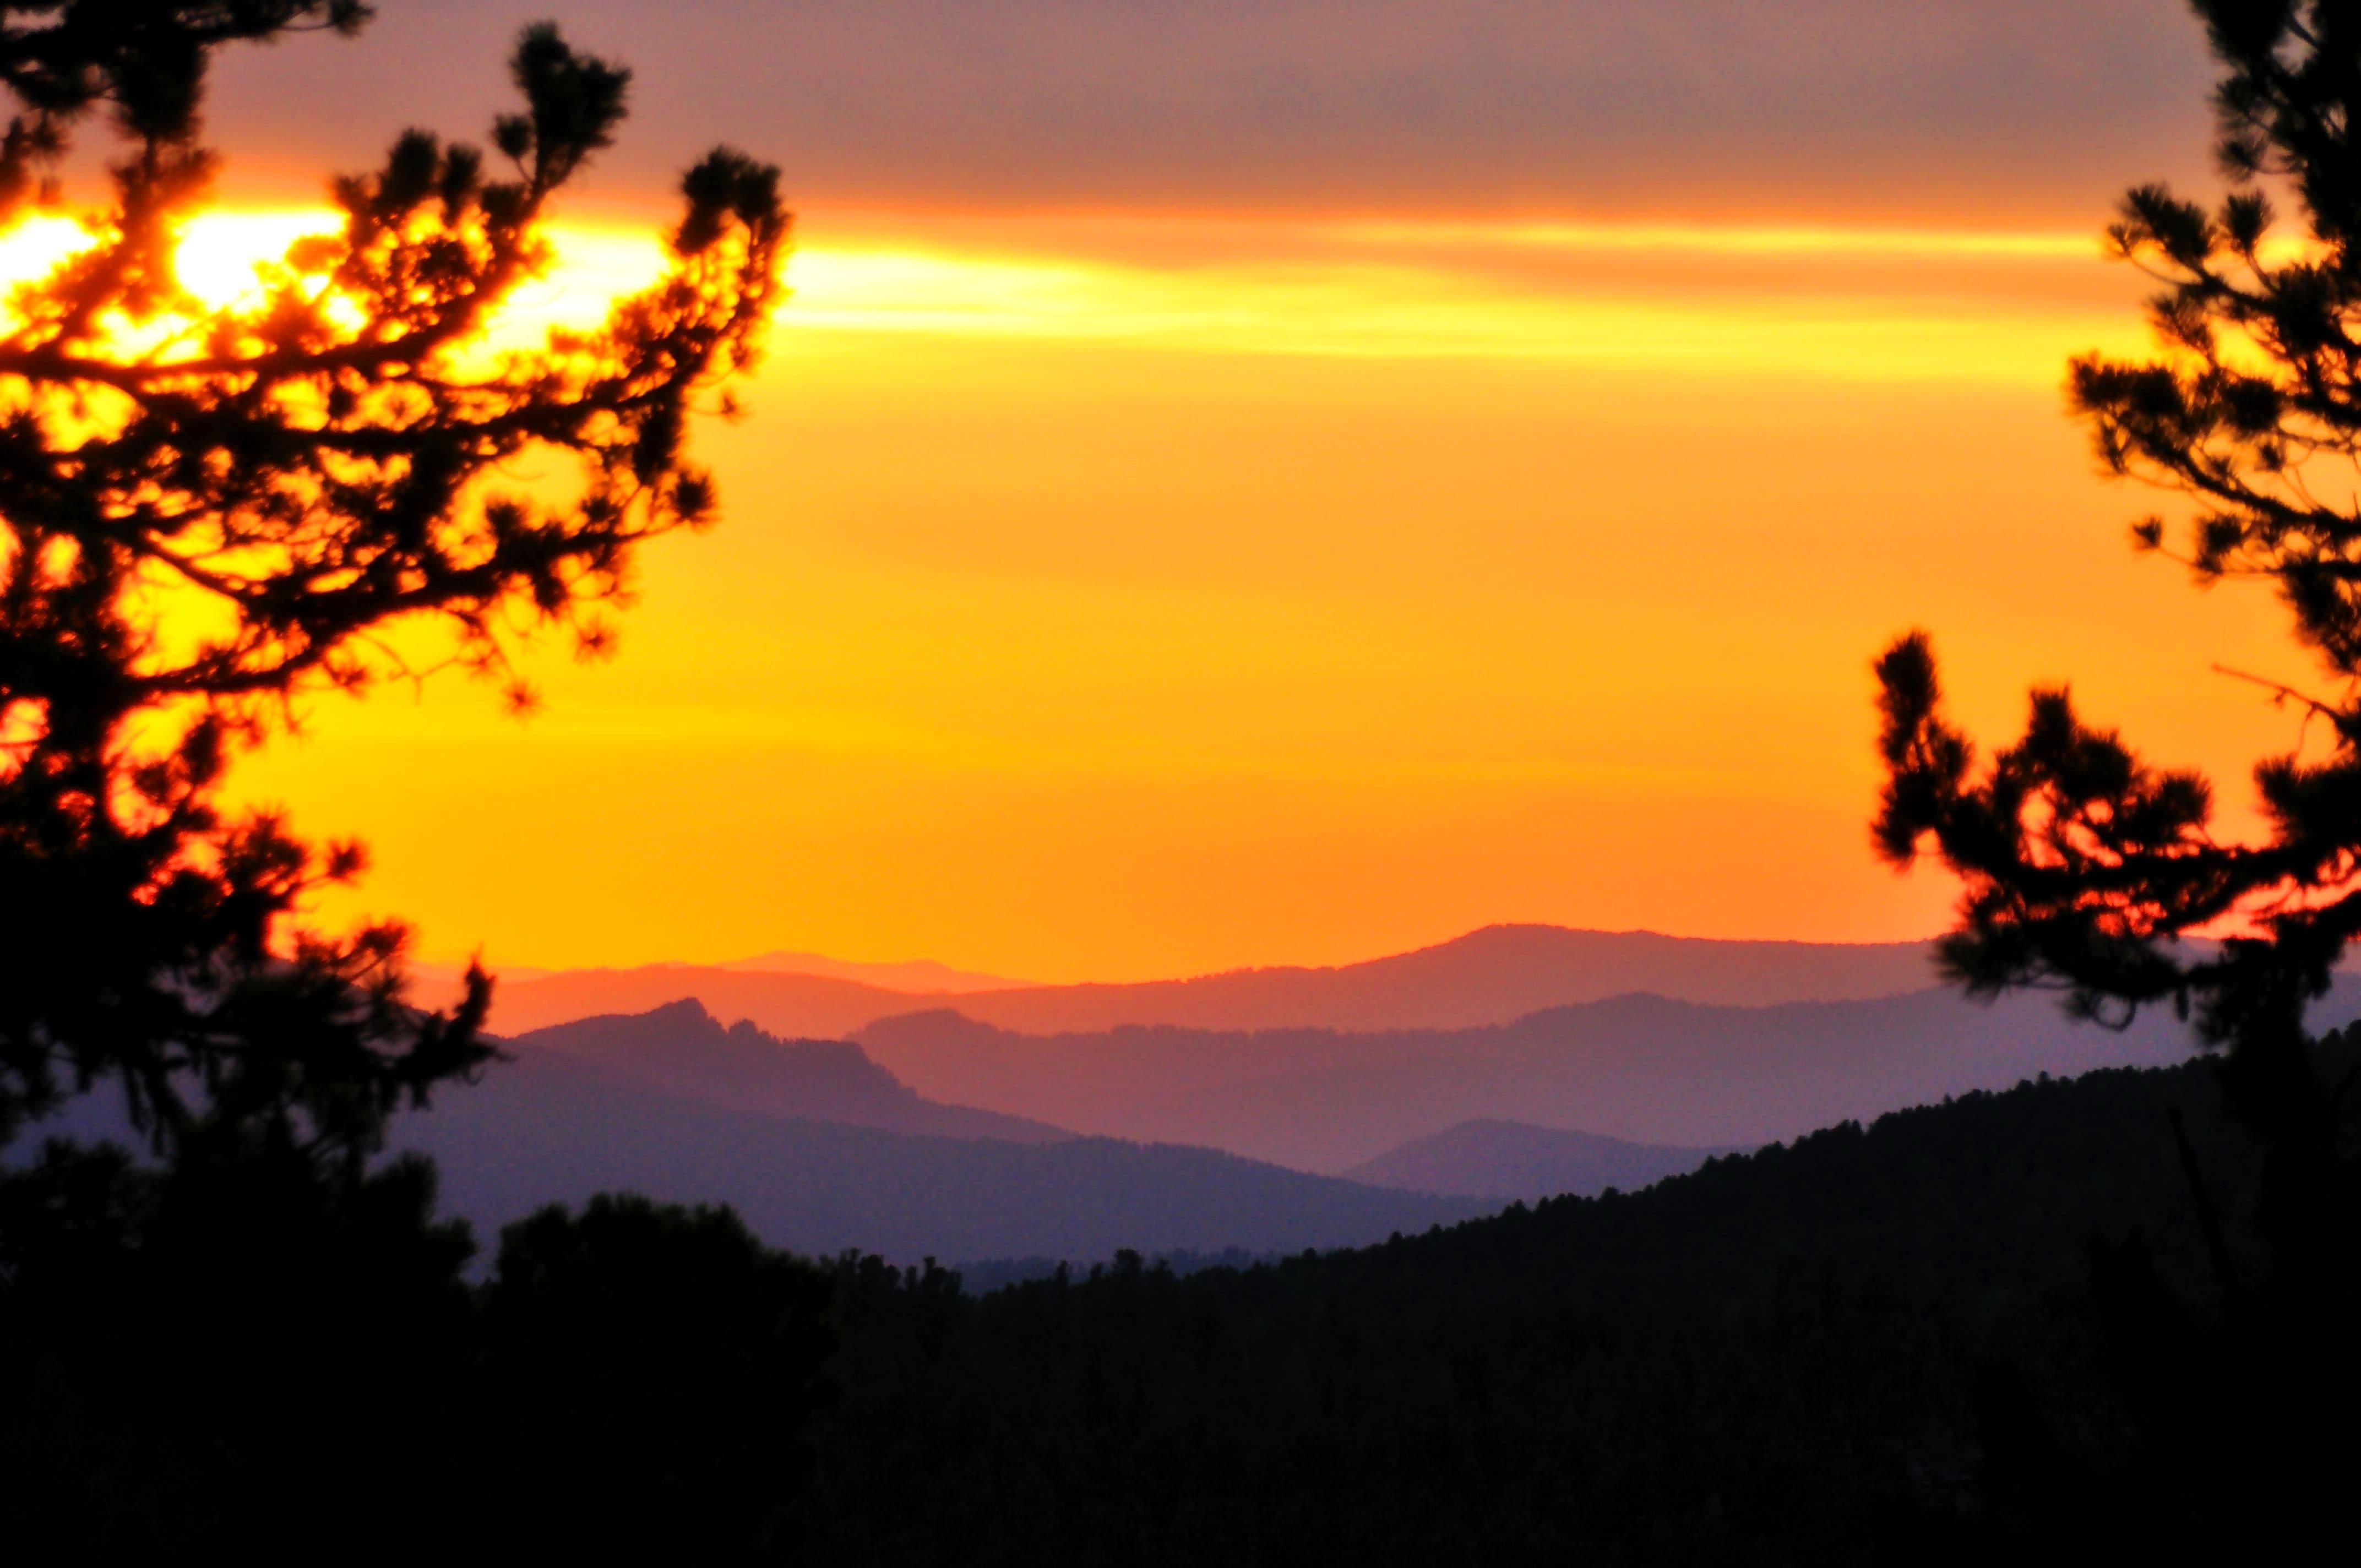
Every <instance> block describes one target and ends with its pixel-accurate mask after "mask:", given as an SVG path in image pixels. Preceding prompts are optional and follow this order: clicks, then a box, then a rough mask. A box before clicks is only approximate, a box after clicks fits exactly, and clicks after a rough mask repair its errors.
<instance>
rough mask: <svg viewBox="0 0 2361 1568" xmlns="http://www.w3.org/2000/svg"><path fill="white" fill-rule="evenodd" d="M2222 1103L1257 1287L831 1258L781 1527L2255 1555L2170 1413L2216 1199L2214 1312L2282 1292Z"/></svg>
mask: <svg viewBox="0 0 2361 1568" xmlns="http://www.w3.org/2000/svg"><path fill="white" fill-rule="evenodd" d="M2356 1047H2361V1041H2350V1040H2348V1039H2345V1038H2336V1039H2333V1040H2332V1041H2331V1042H2330V1043H2329V1045H2328V1047H2327V1048H2328V1049H2329V1050H2330V1051H2331V1052H2332V1053H2334V1054H2336V1055H2338V1056H2350V1055H2355V1054H2356ZM2215 1076H2216V1069H2215V1067H2214V1066H2213V1064H2212V1063H2210V1062H2198V1063H2192V1064H2191V1065H2189V1066H2186V1067H2183V1068H2180V1069H2170V1070H2164V1071H2135V1070H2129V1069H2125V1070H2116V1071H2107V1072H2099V1073H2093V1074H2091V1075H2089V1076H2087V1077H2084V1078H2081V1079H2078V1080H2071V1081H2042V1082H2037V1083H2029V1084H2025V1085H2022V1086H2020V1087H2018V1088H2017V1089H2015V1090H2013V1091H2009V1092H2007V1093H2004V1094H1993V1095H1984V1094H1978V1095H1971V1096H1969V1097H1966V1098H1964V1099H1960V1100H1958V1101H1954V1102H1949V1103H1947V1104H1943V1105H1939V1106H1932V1107H1927V1108H1925V1109H1921V1110H1916V1111H1909V1112H1905V1113H1900V1114H1897V1115H1893V1116H1888V1117H1885V1118H1883V1119H1882V1120H1881V1121H1879V1122H1877V1123H1876V1124H1873V1125H1872V1126H1871V1127H1869V1128H1867V1129H1863V1128H1861V1127H1859V1126H1857V1125H1851V1124H1847V1125H1844V1126H1839V1127H1836V1128H1833V1129H1830V1130H1828V1131H1825V1132H1822V1133H1818V1134H1816V1135H1812V1136H1810V1137H1807V1138H1805V1139H1803V1140H1801V1141H1799V1142H1797V1143H1796V1144H1795V1145H1794V1146H1785V1147H1773V1148H1770V1149H1767V1150H1764V1151H1763V1152H1761V1153H1759V1154H1755V1155H1752V1156H1749V1157H1733V1158H1726V1159H1721V1160H1718V1161H1716V1162H1715V1163H1714V1164H1712V1165H1711V1166H1709V1167H1708V1168H1706V1169H1704V1170H1703V1171H1700V1172H1698V1173H1697V1174H1696V1175H1693V1176H1688V1177H1684V1178H1678V1179H1674V1180H1670V1181H1666V1182H1664V1183H1662V1184H1661V1185H1659V1186H1657V1187H1654V1188H1653V1189H1650V1190H1647V1191H1644V1192H1641V1193H1636V1194H1630V1195H1620V1196H1617V1195H1610V1196H1607V1197H1603V1198H1599V1199H1595V1200H1586V1199H1565V1200H1558V1201H1550V1202H1545V1203H1543V1204H1541V1205H1539V1206H1538V1207H1536V1208H1534V1209H1532V1210H1526V1209H1523V1208H1521V1207H1520V1208H1518V1209H1514V1210H1511V1211H1510V1212H1508V1213H1507V1214H1505V1215H1502V1216H1500V1217H1499V1218H1496V1219H1488V1220H1479V1221H1475V1222H1471V1223H1466V1224H1463V1225H1460V1226H1457V1227H1455V1228H1453V1229H1450V1230H1438V1231H1434V1232H1431V1233H1429V1234H1424V1235H1419V1236H1410V1237H1400V1238H1397V1239H1396V1240H1394V1241H1393V1242H1391V1243H1389V1245H1381V1246H1377V1247H1372V1248H1368V1249H1366V1250H1362V1251H1357V1252H1347V1253H1336V1254H1331V1255H1325V1256H1318V1257H1314V1256H1305V1257H1302V1258H1299V1259H1294V1260H1290V1261H1287V1262H1284V1263H1279V1264H1276V1265H1266V1266H1257V1267H1252V1268H1246V1269H1243V1270H1241V1269H1232V1268H1215V1269H1208V1270H1202V1271H1199V1272H1195V1273H1191V1274H1190V1275H1188V1276H1187V1277H1176V1276H1175V1275H1173V1274H1172V1273H1170V1271H1167V1270H1160V1269H1158V1268H1154V1267H1143V1266H1140V1265H1139V1261H1138V1260H1137V1259H1136V1258H1126V1259H1125V1260H1123V1261H1121V1262H1120V1263H1118V1265H1117V1266H1115V1267H1114V1268H1113V1269H1111V1270H1104V1271H1102V1270H1093V1271H1092V1273H1091V1274H1090V1276H1089V1277H1067V1278H1062V1279H1053V1280H1048V1281H1039V1282H1035V1283H1029V1284H1024V1285H1018V1286H1015V1287H1011V1288H1005V1289H1002V1290H999V1291H995V1292H994V1293H991V1294H989V1295H986V1296H983V1297H981V1298H978V1297H973V1296H968V1295H963V1294H961V1291H960V1290H959V1289H958V1288H957V1283H956V1280H955V1277H953V1276H951V1275H950V1274H948V1273H945V1272H942V1271H935V1272H931V1273H919V1274H917V1275H911V1274H903V1273H897V1272H896V1271H895V1270H893V1269H890V1268H887V1267H886V1266H884V1265H883V1264H881V1263H879V1262H878V1261H876V1260H874V1259H869V1260H863V1261H860V1262H846V1263H843V1264H841V1265H840V1266H839V1268H838V1275H837V1288H838V1291H839V1311H840V1322H841V1325H842V1336H843V1337H842V1343H841V1350H840V1364H839V1369H838V1372H837V1381H838V1384H839V1387H840V1389H841V1391H842V1392H841V1395H840V1398H839V1399H838V1401H837V1402H836V1404H835V1406H834V1408H833V1409H831V1410H829V1412H828V1413H827V1414H826V1415H825V1416H823V1417H822V1419H821V1420H820V1422H819V1424H818V1427H817V1428H816V1431H815V1434H814V1469H813V1472H812V1474H811V1476H810V1478H809V1480H808V1482H807V1486H806V1488H805V1490H804V1491H803V1493H802V1495H801V1496H800V1497H799V1498H798V1499H797V1500H796V1503H795V1505H794V1508H793V1518H794V1520H795V1530H794V1533H795V1535H796V1537H797V1538H799V1540H800V1541H801V1543H802V1544H803V1545H804V1546H805V1547H807V1549H809V1550H810V1552H811V1555H812V1557H813V1560H815V1561H831V1562H874V1563H941V1562H961V1563H967V1562H972V1563H1038V1562H1071V1563H1304V1562H1319V1561H1359V1562H1373V1563H1466V1562H1483V1561H1496V1562H1502V1563H1531V1562H1540V1561H1545V1560H1560V1559H1562V1558H1564V1557H1566V1556H1568V1555H1573V1556H1576V1557H1578V1560H1580V1561H1584V1562H1590V1563H1728V1562H1813V1563H1863V1562H1877V1561H1890V1562H1924V1561H1929V1560H1935V1561H1941V1560H1948V1559H1954V1558H1955V1559H1957V1560H1960V1561H1977V1560H1982V1559H1983V1558H1984V1557H1985V1555H1986V1554H1987V1553H1989V1552H1993V1551H1996V1550H2002V1549H2004V1548H2006V1549H2013V1550H2015V1551H2019V1552H2022V1551H2025V1550H2027V1549H2035V1548H2037V1549H2040V1550H2043V1551H2048V1550H2058V1551H2066V1550H2070V1549H2071V1548H2073V1547H2074V1546H2075V1545H2076V1544H2077V1542H2078V1541H2083V1542H2085V1543H2087V1544H2088V1545H2090V1546H2092V1547H2093V1548H2097V1547H2099V1546H2101V1545H2102V1544H2104V1545H2110V1546H2114V1547H2119V1548H2120V1547H2129V1546H2132V1545H2134V1544H2136V1543H2139V1542H2140V1541H2141V1538H2142V1537H2143V1536H2146V1537H2147V1538H2148V1539H2147V1541H2146V1543H2145V1544H2146V1545H2147V1547H2148V1548H2149V1549H2150V1550H2153V1551H2155V1552H2158V1560H2161V1561H2172V1560H2176V1559H2177V1558H2178V1557H2179V1556H2180V1553H2181V1552H2183V1551H2185V1550H2186V1551H2193V1550H2196V1549H2197V1548H2198V1546H2199V1544H2200V1543H2201V1541H2203V1540H2204V1539H2205V1537H2206V1532H2208V1531H2209V1530H2213V1529H2215V1528H2217V1527H2226V1525H2227V1523H2228V1519H2229V1517H2230V1514H2231V1513H2235V1514H2236V1515H2237V1516H2239V1522H2238V1525H2237V1529H2238V1531H2239V1532H2240V1535H2241V1539H2244V1540H2246V1541H2249V1542H2252V1541H2255V1540H2256V1538H2257V1532H2260V1533H2262V1534H2264V1535H2267V1533H2268V1530H2267V1526H2261V1525H2257V1522H2256V1517H2255V1516H2254V1515H2253V1514H2252V1513H2251V1512H2250V1510H2251V1508H2252V1504H2253V1503H2254V1501H2255V1500H2256V1498H2257V1497H2267V1496H2268V1495H2269V1491H2270V1486H2269V1484H2268V1483H2267V1482H2261V1481H2257V1483H2256V1485H2257V1487H2258V1488H2259V1490H2257V1491H2249V1492H2246V1493H2244V1494H2241V1493H2240V1492H2239V1490H2238V1489H2237V1486H2235V1480H2237V1479H2239V1478H2240V1477H2238V1476H2237V1470H2238V1464H2237V1461H2236V1457H2235V1455H2231V1456H2228V1457H2225V1455H2224V1452H2223V1445H2222V1443H2221V1442H2220V1441H2219V1440H2220V1439H2221V1438H2222V1436H2224V1433H2222V1432H2220V1431H2215V1432H2214V1433H2213V1441H2211V1442H2205V1443H2202V1444H2198V1445H2193V1446H2190V1447H2186V1448H2183V1447H2180V1446H2178V1445H2177V1441H2176V1440H2177V1438H2178V1437H2179V1435H2180V1434H2179V1432H2178V1431H2177V1429H2176V1427H2175V1425H2174V1422H2173V1420H2172V1419H2171V1417H2170V1416H2169V1414H2168V1415H2166V1416H2162V1417H2159V1416H2158V1412H2157V1411H2156V1410H2155V1409H2151V1408H2149V1407H2148V1400H2149V1398H2150V1396H2151V1395H2152V1394H2154V1393H2155V1392H2157V1391H2158V1390H2159V1389H2165V1388H2169V1389H2170V1390H2171V1395H2170V1397H2171V1398H2172V1399H2173V1400H2175V1401H2180V1402H2181V1403H2183V1404H2184V1405H2185V1406H2186V1407H2187V1413H2188V1415H2189V1416H2190V1417H2191V1419H2192V1420H2197V1419H2201V1418H2202V1415H2203V1414H2204V1413H2205V1412H2206V1411H2208V1410H2210V1409H2213V1407H2212V1406H2209V1405H2207V1404H2206V1403H2205V1396H2204V1393H2203V1387H2202V1385H2203V1382H2204V1377H2205V1376H2213V1373H2214V1372H2217V1371H2218V1370H2219V1368H2220V1366H2221V1365H2223V1363H2224V1352H2223V1351H2222V1350H2221V1348H2220V1346H2219V1345H2218V1343H2216V1338H2217V1335H2218V1333H2219V1332H2220V1329H2221V1325H2222V1324H2223V1322H2224V1318H2223V1316H2222V1312H2223V1307H2224V1280H2223V1277H2222V1274H2221V1270H2220V1267H2219V1266H2218V1265H2217V1264H2216V1263H2215V1262H2214V1261H2213V1257H2212V1255H2211V1254H2210V1252H2209V1249H2208V1245H2207V1241H2206V1230H2205V1225H2204V1223H2203V1216H2204V1214H2205V1213H2206V1212H2208V1210H2209V1209H2210V1211H2211V1212H2213V1213H2214V1214H2216V1215H2218V1216H2227V1217H2228V1219H2227V1220H2226V1221H2225V1223H2227V1224H2228V1226H2229V1228H2228V1230H2227V1231H2226V1233H2225V1234H2224V1246H2225V1248H2226V1250H2227V1252H2228V1260H2227V1261H2228V1264H2229V1267H2230V1269H2231V1271H2232V1274H2233V1275H2234V1277H2235V1279H2236V1280H2238V1281H2244V1282H2246V1286H2245V1287H2242V1286H2241V1285H2240V1284H2236V1283H2234V1284H2232V1285H2231V1286H2230V1287H2229V1288H2230V1289H2231V1290H2232V1291H2234V1292H2235V1291H2237V1290H2239V1289H2241V1288H2250V1287H2251V1283H2252V1282H2253V1281H2255V1280H2257V1279H2258V1278H2259V1277H2261V1276H2262V1274H2263V1261H2262V1258H2261V1256H2260V1253H2259V1249H2258V1248H2257V1245H2256V1243H2255V1241H2254V1239H2253V1237H2252V1236H2251V1234H2249V1233H2248V1232H2246V1230H2245V1229H2243V1228H2242V1227H2241V1226H2240V1225H2239V1224H2238V1223H2237V1220H2236V1217H2237V1216H2241V1215H2245V1214H2247V1213H2250V1212H2252V1209H2253V1197H2254V1191H2253V1190H2254V1184H2255V1181H2256V1179H2257V1169H2258V1163H2257V1153H2256V1150H2255V1148H2254V1146H2253V1145H2252V1144H2251V1143H2250V1142H2249V1141H2248V1140H2247V1139H2246V1137H2245V1136H2244V1135H2242V1134H2240V1133H2239V1132H2237V1131H2236V1130H2235V1127H2234V1126H2233V1125H2232V1124H2229V1123H2228V1122H2227V1121H2225V1119H2224V1115H2223V1111H2222V1107H2221V1102H2220V1096H2219V1093H2218V1090H2217V1086H2216V1084H2215ZM2175 1112H2178V1113H2180V1115H2181V1116H2182V1117H2183V1119H2184V1125H2185V1126H2186V1128H2187V1132H2188V1136H2189V1139H2190V1150H2191V1154H2192V1155H2193V1157H2194V1162H2195V1167H2196V1169H2197V1172H2198V1177H2197V1185H2195V1186H2192V1184H2191V1174H2190V1170H2189V1168H2188V1166H2187V1164H2186V1163H2185V1162H2184V1160H2183V1157H2182V1156H2181V1154H2180V1149H2179V1147H2178V1146H2177V1145H2176V1140H2175V1135H2174V1131H2173V1124H2172V1121H2171V1116H2172V1114H2173V1113H2175ZM2201 1195H2202V1196H2201ZM2151 1271H2152V1273H2151ZM2151 1284H2152V1285H2153V1286H2154V1288H2150V1286H2151ZM2176 1313H2178V1314H2179V1315H2176ZM2229 1359H2230V1360H2232V1361H2235V1354H2232V1355H2230V1356H2229ZM2200 1362H2202V1363H2203V1364H2204V1365H2206V1366H2207V1367H2208V1368H2209V1369H2210V1370H2209V1371H2208V1372H2206V1373H2205V1374H2203V1375H2201V1374H2199V1373H2198V1372H2197V1371H2196V1370H2195V1368H2196V1365H2197V1364H2199V1363H2200ZM2250 1441H2251V1439H2250ZM2233 1497H2241V1498H2242V1500H2241V1501H2240V1502H2238V1503H2235V1504H2232V1503H2230V1502H2229V1501H2228V1499H2230V1498H2233ZM2208 1499H2221V1500H2222V1501H2223V1507H2224V1510H2225V1512H2224V1515H2223V1516H2222V1517H2221V1518H2219V1519H2217V1518H2215V1517H2214V1516H2213V1514H2212V1513H2211V1511H2210V1505H2209V1503H2208Z"/></svg>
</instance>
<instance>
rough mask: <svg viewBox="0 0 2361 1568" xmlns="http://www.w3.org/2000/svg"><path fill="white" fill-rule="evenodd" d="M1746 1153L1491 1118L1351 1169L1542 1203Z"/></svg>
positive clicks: (1354, 1174)
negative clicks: (1628, 1140)
mask: <svg viewBox="0 0 2361 1568" xmlns="http://www.w3.org/2000/svg"><path fill="white" fill-rule="evenodd" d="M1742 1152H1744V1151H1742V1150H1740V1149H1734V1148H1720V1149H1695V1148H1676V1147H1671V1146H1665V1145H1662V1144H1632V1143H1626V1142H1624V1141H1623V1140H1622V1139H1620V1138H1602V1137H1600V1136H1598V1135H1597V1134H1595V1133H1569V1132H1565V1131H1563V1130H1562V1129H1559V1128H1556V1127H1536V1126H1534V1125H1532V1124H1531V1123H1527V1122H1509V1121H1502V1120H1499V1119H1498V1118H1495V1117H1485V1118H1481V1119H1479V1120H1477V1121H1473V1122H1462V1123H1460V1124H1458V1125H1457V1126H1455V1127H1449V1128H1445V1129H1444V1131H1442V1132H1440V1133H1437V1134H1435V1135H1434V1136H1433V1137H1431V1138H1416V1139H1413V1140H1412V1141H1411V1142H1409V1143H1406V1144H1404V1145H1402V1146H1400V1148H1395V1149H1389V1150H1388V1151H1387V1152H1386V1153H1384V1154H1381V1155H1379V1156H1378V1157H1377V1158H1375V1159H1373V1160H1368V1161H1366V1162H1364V1163H1363V1164H1360V1165H1356V1166H1355V1167H1354V1168H1352V1169H1350V1170H1348V1171H1345V1173H1344V1174H1345V1179H1347V1180H1350V1181H1366V1182H1367V1183H1368V1184H1369V1185H1370V1186H1372V1187H1398V1188H1400V1189H1402V1190H1405V1191H1410V1192H1447V1193H1452V1194H1455V1195H1458V1196H1463V1197H1481V1198H1498V1199H1500V1200H1501V1201H1508V1200H1510V1199H1518V1200H1521V1201H1524V1202H1528V1203H1535V1202H1539V1201H1542V1200H1543V1199H1545V1198H1560V1197H1565V1196H1569V1195H1571V1196H1573V1197H1576V1198H1595V1197H1597V1196H1598V1194H1599V1193H1601V1192H1604V1191H1605V1190H1607V1189H1609V1188H1610V1187H1612V1188H1615V1189H1617V1190H1620V1191H1624V1192H1636V1191H1638V1190H1641V1189H1642V1188H1644V1187H1648V1186H1652V1185H1653V1184H1654V1183H1656V1182H1659V1181H1662V1180H1664V1179H1665V1178H1666V1177H1670V1176H1686V1175H1687V1174H1688V1173H1689V1172H1690V1171H1692V1170H1695V1169H1696V1168H1697V1167H1699V1166H1701V1165H1703V1164H1704V1163H1705V1162H1706V1161H1707V1160H1708V1159H1711V1158H1713V1157H1715V1156H1717V1155H1726V1154H1739V1153H1742Z"/></svg>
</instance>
